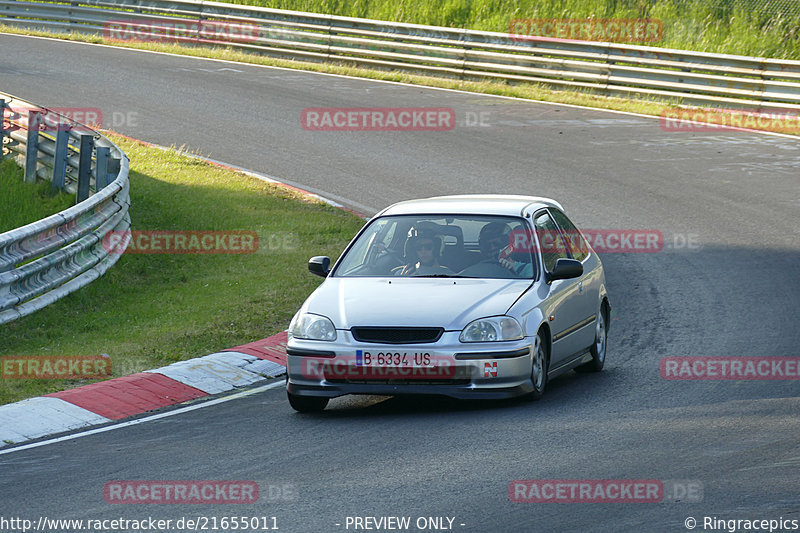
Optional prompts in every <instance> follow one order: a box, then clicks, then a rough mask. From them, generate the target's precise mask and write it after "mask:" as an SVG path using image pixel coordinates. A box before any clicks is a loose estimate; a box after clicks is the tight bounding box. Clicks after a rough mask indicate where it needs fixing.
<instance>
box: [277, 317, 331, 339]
mask: <svg viewBox="0 0 800 533" xmlns="http://www.w3.org/2000/svg"><path fill="white" fill-rule="evenodd" d="M289 336H291V337H294V338H296V339H307V340H312V341H329V342H330V341H335V340H336V328H334V327H333V322H331V320H330V319H329V318H328V317H326V316H322V315H315V314H313V313H298V314H296V315H294V318H292V322H291V323H290V324H289Z"/></svg>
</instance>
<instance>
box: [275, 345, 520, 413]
mask: <svg viewBox="0 0 800 533" xmlns="http://www.w3.org/2000/svg"><path fill="white" fill-rule="evenodd" d="M339 333H340V334H339V337H340V338H339V339H337V341H336V342H321V341H308V340H302V339H294V338H293V339H290V340H289V343H288V345H287V354H288V355H287V379H288V381H287V390H288V392H289V393H290V394H294V395H298V396H317V397H327V398H334V397H337V396H343V395H345V394H375V395H387V396H395V395H439V396H449V397H452V398H459V399H502V398H512V397H515V396H521V395H524V394H527V393H530V392H532V391H533V384H532V383H531V344H532V342H533V339H532V338H525V339H522V340H519V341H509V342H493V343H474V344H466V343H461V342H458V333H455V332H452V333H451V332H446V333H445V334H444V335H443V336H442V338H441V339H439V341H437V342H436V343H422V344H373V343H363V342H357V341H355V340H353V339H352V337H351V336H350V335H349V332H339ZM379 354H383V355H388V354H392V356H393V360H392V361H391V362H390V363H389V364H382V365H381V366H371V365H367V364H366V363H367V362H370V363H371V364H372V365H375V363H376V362H377V356H378V355H379ZM425 355H427V356H428V359H429V361H430V364H429V365H425V364H424V363H422V359H423V356H425ZM415 358H416V362H415ZM418 362H419V363H420V364H419V365H417V363H418ZM383 363H385V359H384V360H383Z"/></svg>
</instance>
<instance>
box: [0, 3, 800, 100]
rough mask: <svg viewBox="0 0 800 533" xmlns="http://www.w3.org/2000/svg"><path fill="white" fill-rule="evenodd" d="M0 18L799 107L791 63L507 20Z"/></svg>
mask: <svg viewBox="0 0 800 533" xmlns="http://www.w3.org/2000/svg"><path fill="white" fill-rule="evenodd" d="M0 21H2V22H3V23H5V24H8V25H13V26H21V27H27V28H38V29H46V30H51V31H62V32H63V31H74V32H82V33H94V34H97V33H103V34H104V35H105V36H106V37H108V38H111V39H119V40H145V41H163V42H183V43H190V44H218V45H224V46H230V47H233V48H237V49H240V50H243V51H248V52H256V53H260V54H266V55H269V56H274V57H280V58H287V59H298V60H307V61H320V62H335V63H344V64H349V65H356V66H360V67H368V68H380V69H393V70H402V71H407V72H414V73H419V74H424V75H430V76H443V77H450V78H456V79H461V80H476V79H494V80H500V81H507V82H510V83H515V82H516V83H519V82H523V83H538V84H543V85H545V86H548V87H553V88H562V89H574V90H588V91H592V92H595V93H600V94H606V95H617V96H637V97H646V98H656V99H662V100H663V99H667V100H675V101H678V102H681V103H685V104H694V105H698V104H699V105H705V106H713V107H725V108H739V109H741V108H746V109H749V110H753V111H761V110H766V111H775V110H781V111H797V110H800V61H789V60H782V59H765V58H758V57H746V56H735V55H726V54H712V53H703V52H692V51H683V50H670V49H665V48H654V47H648V46H634V45H626V44H618V43H608V42H595V41H578V40H568V39H558V38H544V37H536V36H530V35H523V34H514V33H512V32H513V31H515V30H514V27H513V26H514V25H513V24H510V27H509V30H510V31H509V33H498V32H484V31H473V30H465V29H457V28H445V27H437V26H423V25H417V24H401V23H394V22H385V21H376V20H368V19H359V18H351V17H339V16H332V15H322V14H314V13H303V12H297V11H287V10H279V9H268V8H262V7H255V6H244V5H234V4H225V3H220V2H206V1H202V0H115V1H113V2H104V1H95V0H88V1H81V2H77V1H74V0H72V1H69V2H58V3H56V2H52V1H43V2H24V1H17V0H0ZM523 22H524V21H523ZM523 25H524V24H523Z"/></svg>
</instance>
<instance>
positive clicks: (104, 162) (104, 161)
mask: <svg viewBox="0 0 800 533" xmlns="http://www.w3.org/2000/svg"><path fill="white" fill-rule="evenodd" d="M110 155H111V149H110V148H109V147H107V146H98V147H97V164H96V165H95V167H94V190H95V192H100V190H101V189H102V188H103V187H105V186H106V185H108V158H109V156H110Z"/></svg>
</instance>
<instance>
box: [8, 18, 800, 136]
mask: <svg viewBox="0 0 800 533" xmlns="http://www.w3.org/2000/svg"><path fill="white" fill-rule="evenodd" d="M0 35H11V36H15V37H27V38H31V39H43V40H46V41H57V42H61V43H64V42H66V43H75V44H85V45H89V46H100V47H103V48H113V49H115V50H131V51H134V52H145V53H149V54H159V55H165V56H172V57H182V58H186V59H202V60H205V61H217V62H219V63H225V64H228V65H247V66H251V67H260V68H269V69H275V70H286V71H289V72H307V73H309V74H319V75H322V76H333V77H335V78H345V79H351V80H362V81H373V82H376V83H389V84H392V85H401V86H403V87H415V88H418V89H419V88H424V89H433V90H437V91H449V92H454V93H459V94H470V95H477V96H485V97H491V98H501V99H505V100H514V101H518V102H528V103H534V104H545V105H554V106H561V107H570V108H573V109H587V110H590V111H604V112H606V113H617V114H620V115H629V116H633V117H642V118H649V119H656V120H660V119H661V117H658V116H656V115H646V114H644V113H634V112H632V111H618V110H616V109H604V108H602V107H590V106H582V105H578V104H564V103H559V102H548V101H546V100H533V99H531V98H521V97H518V96H504V95H501V94H486V93H479V92H474V91H465V90H463V89H450V88H447V87H431V86H430V85H420V84H416V83H405V82H402V81H391V80H375V79H372V78H363V77H361V76H349V75H347V74H334V73H331V72H317V71H314V70H305V69H298V68H289V67H278V66H274V65H257V64H255V63H243V62H241V61H232V60H230V59H215V58H213V57H197V56H190V55H184V54H173V53H172V52H159V51H156V50H140V49H138V48H128V47H125V46H114V45H110V44H102V43H85V42H83V41H71V40H68V39H59V38H57V37H44V36H41V35H24V34H20V33H6V32H0ZM267 57H270V56H267ZM298 62H300V63H302V61H298ZM311 64H318V63H311ZM323 64H324V63H323ZM623 100H625V99H623ZM628 100H630V99H628ZM652 103H659V102H652ZM663 105H667V104H663ZM683 122H688V123H690V124H698V125H707V124H711V123H709V122H694V121H683ZM721 131H745V132H749V133H761V134H764V135H772V136H775V137H784V138H787V139H794V140H798V139H800V136H798V135H790V134H788V133H777V132H774V131H762V130H749V129H746V128H741V129H735V128H728V129H727V130H725V129H722V128H721Z"/></svg>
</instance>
